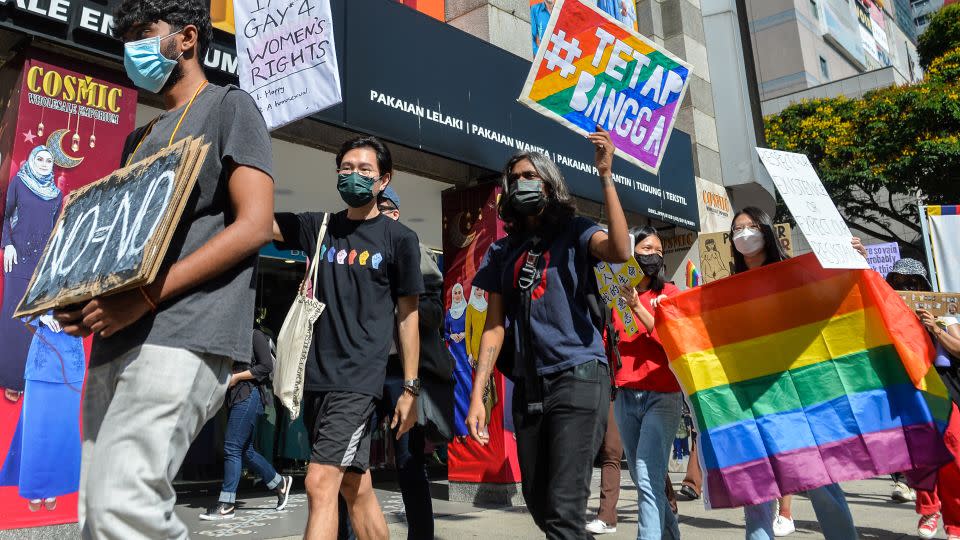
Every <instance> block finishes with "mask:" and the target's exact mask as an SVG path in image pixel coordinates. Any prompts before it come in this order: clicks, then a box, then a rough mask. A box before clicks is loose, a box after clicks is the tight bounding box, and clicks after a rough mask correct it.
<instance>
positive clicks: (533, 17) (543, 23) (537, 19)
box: [530, 0, 554, 54]
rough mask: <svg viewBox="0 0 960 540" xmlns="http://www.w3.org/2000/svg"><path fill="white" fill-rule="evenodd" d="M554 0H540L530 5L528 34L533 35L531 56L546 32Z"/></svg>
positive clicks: (535, 51)
mask: <svg viewBox="0 0 960 540" xmlns="http://www.w3.org/2000/svg"><path fill="white" fill-rule="evenodd" d="M553 4H554V0H541V1H538V2H531V3H530V32H531V33H532V34H533V54H537V50H538V49H539V48H540V40H541V39H543V33H544V32H545V31H546V30H547V23H548V22H550V14H551V13H552V12H553Z"/></svg>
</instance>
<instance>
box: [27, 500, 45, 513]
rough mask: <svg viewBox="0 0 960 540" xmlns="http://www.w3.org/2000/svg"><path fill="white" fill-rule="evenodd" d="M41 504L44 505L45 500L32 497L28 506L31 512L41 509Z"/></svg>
mask: <svg viewBox="0 0 960 540" xmlns="http://www.w3.org/2000/svg"><path fill="white" fill-rule="evenodd" d="M41 505H43V501H41V500H40V499H30V502H29V503H27V508H29V509H30V511H31V512H36V511H38V510H40V506H41Z"/></svg>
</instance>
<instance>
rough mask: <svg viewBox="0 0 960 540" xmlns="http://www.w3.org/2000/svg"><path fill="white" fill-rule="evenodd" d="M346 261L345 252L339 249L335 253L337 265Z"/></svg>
mask: <svg viewBox="0 0 960 540" xmlns="http://www.w3.org/2000/svg"><path fill="white" fill-rule="evenodd" d="M346 260H347V250H345V249H341V250H340V251H338V252H337V264H343V262H344V261H346Z"/></svg>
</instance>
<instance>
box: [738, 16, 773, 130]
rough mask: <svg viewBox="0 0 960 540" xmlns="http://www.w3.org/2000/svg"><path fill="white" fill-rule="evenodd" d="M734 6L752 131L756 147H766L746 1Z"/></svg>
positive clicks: (758, 83)
mask: <svg viewBox="0 0 960 540" xmlns="http://www.w3.org/2000/svg"><path fill="white" fill-rule="evenodd" d="M736 6H737V23H739V26H740V45H741V48H742V49H743V68H744V71H746V72H747V94H748V95H749V96H750V111H751V112H752V113H753V114H752V116H753V130H754V131H755V132H756V134H757V137H756V138H757V146H760V147H766V146H767V137H766V133H765V132H764V128H763V112H762V107H761V106H760V82H759V81H758V79H757V62H756V59H755V58H754V56H753V38H752V37H751V35H750V19H749V17H748V16H747V0H736Z"/></svg>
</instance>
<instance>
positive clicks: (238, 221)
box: [55, 0, 273, 539]
mask: <svg viewBox="0 0 960 540" xmlns="http://www.w3.org/2000/svg"><path fill="white" fill-rule="evenodd" d="M114 32H115V35H116V36H117V37H118V38H120V39H122V40H123V42H124V67H125V68H126V72H127V75H128V76H129V77H130V79H131V80H132V81H133V82H134V84H136V85H137V86H138V87H140V88H141V89H142V90H144V91H146V92H153V93H158V94H159V95H160V97H161V98H162V102H163V105H164V107H165V109H166V110H165V111H164V112H163V113H161V114H160V115H159V116H157V117H156V118H154V119H153V120H152V121H151V122H150V123H149V124H147V125H145V126H143V127H141V128H138V129H137V130H135V131H134V132H133V133H131V134H130V136H129V137H127V140H126V144H125V146H124V149H123V153H122V160H121V162H120V163H118V164H117V165H118V166H122V165H126V164H130V163H133V162H136V161H138V160H141V159H143V158H146V157H148V156H150V155H152V154H155V153H157V152H159V151H161V150H163V149H164V148H166V147H167V146H169V145H171V144H174V143H176V142H177V141H178V140H182V139H184V138H186V137H197V138H202V140H203V141H204V142H206V143H208V144H209V145H210V148H209V151H208V153H207V155H206V157H205V159H204V161H203V163H202V165H201V166H200V171H199V173H198V177H197V185H196V188H195V190H194V192H193V196H192V197H191V199H190V204H189V205H188V206H187V207H186V209H185V210H184V212H183V214H182V216H181V217H180V220H179V222H178V223H176V225H175V230H174V232H173V238H174V241H173V242H172V243H171V245H170V248H169V250H168V252H167V254H166V257H165V259H164V262H163V263H162V265H161V268H160V272H159V274H158V276H157V279H156V280H155V281H154V282H153V283H151V284H149V285H145V286H143V287H140V288H135V289H131V290H127V291H123V292H120V293H116V294H110V295H106V296H101V297H97V298H94V299H93V300H90V301H89V302H87V303H85V304H82V305H80V306H78V307H75V308H73V307H72V308H67V309H64V310H61V311H58V312H56V315H55V316H56V318H57V320H58V321H59V322H60V324H62V325H63V330H64V331H65V332H67V333H68V334H71V335H76V336H87V335H90V334H93V335H94V337H93V347H92V351H91V354H90V368H89V372H88V374H87V382H86V389H85V395H84V398H83V405H82V414H83V450H82V458H81V467H80V490H79V508H78V515H79V521H80V529H81V535H82V537H83V538H125V539H135V538H168V539H169V538H186V537H187V536H188V530H187V527H186V526H185V525H184V524H183V522H181V521H180V519H179V518H178V517H177V515H176V513H175V512H174V505H175V503H176V492H175V490H174V489H173V478H174V476H175V475H176V474H177V471H178V469H179V468H180V465H181V464H182V463H183V460H184V457H185V456H186V454H187V450H188V449H189V448H190V444H191V443H192V442H193V440H194V439H195V438H196V437H197V435H198V434H199V433H200V429H201V428H202V427H203V425H204V424H206V423H207V421H208V420H209V419H210V418H212V417H213V416H214V415H215V414H216V412H217V410H218V409H219V408H220V405H221V404H222V403H223V401H224V396H225V394H226V392H227V386H228V384H229V382H230V378H231V371H232V364H233V362H234V360H245V359H247V358H250V357H251V356H252V355H253V341H252V339H251V338H250V331H251V330H250V329H251V328H253V315H254V308H255V283H256V281H255V280H254V279H253V278H254V271H255V269H256V261H257V252H258V251H259V249H260V247H261V246H263V245H265V244H266V243H267V242H269V241H270V240H271V238H272V226H273V180H272V177H271V169H272V167H273V163H272V149H271V141H270V134H269V132H268V131H267V126H266V123H265V122H264V120H263V116H262V115H261V114H260V111H259V110H257V107H256V104H255V102H254V101H253V98H252V97H250V95H249V94H247V93H246V92H244V91H242V90H240V89H239V88H237V87H235V86H226V87H224V86H218V85H215V84H209V83H208V81H207V78H206V75H205V74H204V72H203V67H202V60H203V57H204V53H205V52H206V49H207V47H208V46H209V44H210V40H211V36H212V34H213V29H212V25H211V23H210V13H209V9H208V3H207V2H203V1H201V0H124V1H123V2H122V3H120V5H119V6H118V7H117V9H116V11H115V14H114Z"/></svg>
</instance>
